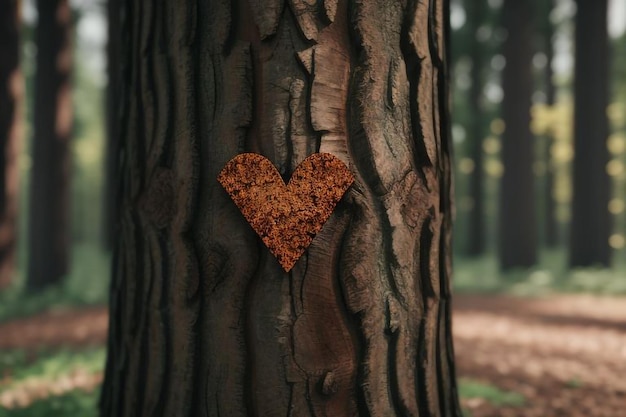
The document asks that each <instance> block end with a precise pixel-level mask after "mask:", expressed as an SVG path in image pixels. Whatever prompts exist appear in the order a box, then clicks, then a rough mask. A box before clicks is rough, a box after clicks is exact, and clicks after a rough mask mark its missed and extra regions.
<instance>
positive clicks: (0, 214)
mask: <svg viewBox="0 0 626 417" xmlns="http://www.w3.org/2000/svg"><path fill="white" fill-rule="evenodd" d="M19 32H20V24H19V13H18V1H17V0H4V1H3V2H2V3H0V290H2V289H4V288H6V287H7V286H8V285H9V284H10V283H11V282H12V280H13V275H14V274H15V251H16V231H17V203H18V194H17V193H18V189H17V186H18V173H19V171H18V165H17V156H18V155H17V154H18V145H19V142H20V139H21V138H20V136H21V133H22V132H21V130H20V121H19V119H20V118H19V115H20V103H21V100H22V91H23V85H22V75H21V71H20V65H19V61H20V54H19V45H20V43H19V40H20V36H19Z"/></svg>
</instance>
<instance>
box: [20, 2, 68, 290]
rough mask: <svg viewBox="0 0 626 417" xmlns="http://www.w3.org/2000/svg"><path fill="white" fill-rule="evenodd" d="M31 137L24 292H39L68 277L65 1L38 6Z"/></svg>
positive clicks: (43, 3)
mask: <svg viewBox="0 0 626 417" xmlns="http://www.w3.org/2000/svg"><path fill="white" fill-rule="evenodd" d="M37 10H38V15H39V20H38V24H37V31H36V35H35V43H36V45H37V60H36V74H35V105H34V132H35V134H34V137H33V144H32V159H33V168H32V179H31V195H30V213H29V235H28V238H29V239H28V240H29V243H28V246H29V256H30V258H29V262H28V278H27V287H28V289H29V290H33V291H35V290H39V289H41V288H44V287H46V286H48V285H50V284H54V283H57V282H59V281H60V280H61V279H62V278H63V276H64V275H66V274H67V272H68V258H69V253H68V252H69V187H70V158H69V156H70V147H69V145H70V143H69V142H70V136H71V131H72V102H71V96H70V70H71V67H72V55H71V47H70V27H71V11H70V6H69V2H68V0H38V1H37Z"/></svg>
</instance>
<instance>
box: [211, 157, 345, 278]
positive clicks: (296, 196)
mask: <svg viewBox="0 0 626 417" xmlns="http://www.w3.org/2000/svg"><path fill="white" fill-rule="evenodd" d="M217 180H218V181H219V182H220V184H222V187H224V189H225V190H226V191H227V192H228V194H229V195H230V198H232V200H233V201H234V202H235V204H236V205H237V207H238V208H239V210H241V213H242V214H243V216H244V217H245V218H246V220H247V221H248V223H250V225H251V226H252V228H253V229H254V231H255V232H257V234H258V235H259V236H260V237H261V239H262V240H263V243H265V245H266V246H267V247H268V249H269V250H270V252H272V254H273V255H274V256H275V257H276V258H277V259H278V262H279V263H280V264H281V265H282V267H283V269H284V270H285V271H286V272H289V271H290V270H291V268H292V267H293V265H294V264H295V263H296V261H297V260H298V259H299V258H300V256H302V254H303V253H304V251H305V250H306V248H308V247H309V245H310V244H311V241H312V240H313V238H314V237H315V235H316V234H317V233H318V232H319V231H320V230H321V229H322V226H323V225H324V223H325V222H326V220H328V218H329V217H330V215H331V214H332V212H333V210H334V209H335V206H336V205H337V203H338V202H339V200H341V197H342V196H343V195H344V193H345V192H346V190H347V189H348V188H349V187H350V185H351V184H352V183H353V182H354V176H353V175H352V173H351V172H350V170H349V169H348V167H346V165H345V164H344V163H343V162H342V161H341V160H340V159H338V158H337V157H335V156H333V155H331V154H329V153H315V154H312V155H310V156H309V157H308V158H306V159H305V160H304V161H302V163H301V164H300V165H298V167H297V168H296V170H295V171H294V173H293V175H292V176H291V179H290V180H289V183H288V184H287V185H285V182H284V181H283V179H282V177H281V176H280V173H279V172H278V170H277V169H276V167H274V165H273V164H272V162H271V161H270V160H268V159H267V158H265V157H264V156H262V155H259V154H255V153H243V154H239V155H237V156H235V157H234V158H233V159H231V160H230V161H228V163H227V164H226V166H224V168H223V169H222V171H221V172H220V174H219V176H218V177H217Z"/></svg>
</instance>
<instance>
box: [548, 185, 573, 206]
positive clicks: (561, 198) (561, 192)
mask: <svg viewBox="0 0 626 417" xmlns="http://www.w3.org/2000/svg"><path fill="white" fill-rule="evenodd" d="M552 198H553V199H554V201H556V202H559V203H563V204H565V203H569V202H570V201H572V189H571V188H570V187H554V189H553V190H552Z"/></svg>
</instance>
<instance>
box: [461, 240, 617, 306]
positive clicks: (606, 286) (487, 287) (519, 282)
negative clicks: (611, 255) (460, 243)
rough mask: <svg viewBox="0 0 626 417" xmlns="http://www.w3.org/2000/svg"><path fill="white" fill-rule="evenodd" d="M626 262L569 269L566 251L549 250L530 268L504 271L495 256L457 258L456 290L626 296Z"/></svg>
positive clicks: (518, 293) (522, 293)
mask: <svg viewBox="0 0 626 417" xmlns="http://www.w3.org/2000/svg"><path fill="white" fill-rule="evenodd" d="M625 276H626V265H624V264H623V263H621V262H617V261H616V262H615V266H614V267H613V268H611V269H606V268H577V269H573V270H569V269H568V268H567V254H566V252H565V251H564V250H545V251H542V252H541V253H540V257H539V262H538V264H537V265H536V266H535V267H533V268H529V269H517V270H511V271H507V272H502V271H501V270H500V268H499V266H498V260H497V257H496V256H495V255H493V254H492V255H487V256H483V257H480V258H475V259H469V258H463V257H457V258H455V265H454V278H453V282H454V289H455V291H457V292H459V293H463V292H480V293H508V294H515V295H522V296H536V295H537V296H540V295H547V294H553V293H581V292H584V293H592V294H601V295H626V280H625V279H624V277H625Z"/></svg>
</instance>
